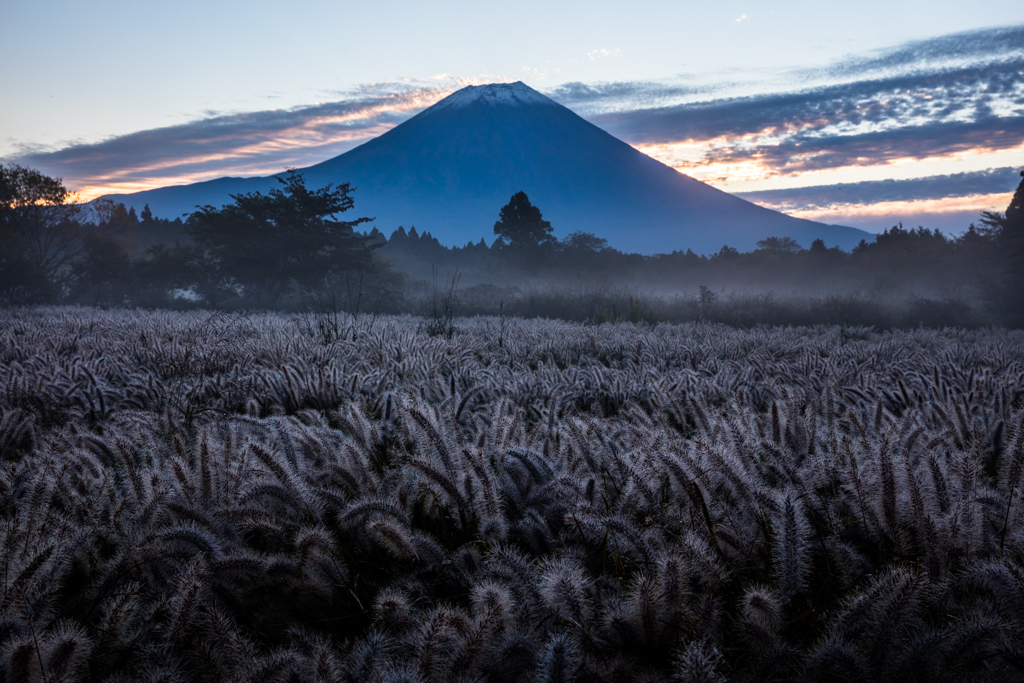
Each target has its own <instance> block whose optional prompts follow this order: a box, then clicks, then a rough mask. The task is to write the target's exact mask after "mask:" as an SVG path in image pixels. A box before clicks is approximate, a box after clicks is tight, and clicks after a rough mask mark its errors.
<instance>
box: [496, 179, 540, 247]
mask: <svg viewBox="0 0 1024 683" xmlns="http://www.w3.org/2000/svg"><path fill="white" fill-rule="evenodd" d="M552 233H553V229H552V227H551V223H550V222H548V221H546V220H544V217H543V216H542V215H541V212H540V209H538V208H537V207H536V206H534V205H533V204H531V203H530V198H529V197H527V196H526V193H525V192H522V191H520V192H516V193H515V194H514V195H512V198H511V199H510V200H509V202H508V204H506V205H505V206H503V207H501V212H500V213H499V217H498V220H497V222H496V223H495V224H494V234H495V235H497V236H498V237H500V238H502V239H503V240H504V241H505V242H507V243H508V245H509V246H511V247H519V248H528V249H529V248H537V247H548V246H553V245H554V244H555V238H554V235H553V234H552Z"/></svg>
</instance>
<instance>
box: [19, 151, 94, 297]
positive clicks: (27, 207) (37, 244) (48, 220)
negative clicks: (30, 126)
mask: <svg viewBox="0 0 1024 683" xmlns="http://www.w3.org/2000/svg"><path fill="white" fill-rule="evenodd" d="M70 199H71V193H70V192H68V190H67V188H66V187H64V183H63V182H62V181H61V179H60V178H51V177H49V176H47V175H44V174H43V173H40V172H39V171H36V170H34V169H30V168H24V167H22V166H17V165H10V166H3V165H0V244H2V245H3V247H4V248H3V252H4V257H3V260H2V262H0V267H2V268H4V269H5V271H4V272H5V273H6V274H5V275H0V279H6V278H9V276H10V274H11V273H12V272H17V273H21V275H22V276H23V277H25V278H27V281H31V282H35V283H38V284H39V285H40V286H44V287H45V288H46V289H47V290H48V291H47V292H45V293H44V292H37V294H38V295H39V296H50V297H52V296H55V295H56V294H57V293H59V290H60V287H61V285H62V284H63V283H64V281H65V280H66V278H67V276H68V275H69V274H70V266H71V264H72V262H73V261H74V259H75V258H76V257H77V256H78V255H79V253H80V252H81V249H82V243H81V239H80V231H81V226H80V225H79V223H78V220H77V219H78V214H79V206H78V205H77V204H73V203H71V202H70V201H69V200H70Z"/></svg>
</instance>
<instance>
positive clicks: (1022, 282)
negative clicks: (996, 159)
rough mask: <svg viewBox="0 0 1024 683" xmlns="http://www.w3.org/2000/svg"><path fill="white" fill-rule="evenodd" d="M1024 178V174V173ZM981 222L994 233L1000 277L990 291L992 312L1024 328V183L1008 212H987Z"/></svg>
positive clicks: (988, 300)
mask: <svg viewBox="0 0 1024 683" xmlns="http://www.w3.org/2000/svg"><path fill="white" fill-rule="evenodd" d="M1020 175H1021V178H1024V171H1021V174H1020ZM981 222H982V223H983V224H985V225H986V226H987V227H988V228H989V230H990V231H991V233H992V238H993V242H994V246H995V247H996V249H995V257H994V260H997V263H996V264H995V265H996V266H997V267H996V272H997V275H996V276H995V278H994V282H991V283H990V284H989V286H988V288H987V291H986V300H987V304H988V307H989V309H990V310H991V312H992V313H993V315H994V316H995V317H996V319H997V320H999V322H1002V323H1003V324H1006V325H1009V326H1012V327H1022V326H1024V180H1021V182H1020V184H1019V185H1018V186H1017V191H1016V192H1014V194H1013V197H1012V198H1011V199H1010V204H1009V206H1007V207H1006V213H1002V214H1000V213H998V212H988V211H986V212H984V213H983V214H982V219H981Z"/></svg>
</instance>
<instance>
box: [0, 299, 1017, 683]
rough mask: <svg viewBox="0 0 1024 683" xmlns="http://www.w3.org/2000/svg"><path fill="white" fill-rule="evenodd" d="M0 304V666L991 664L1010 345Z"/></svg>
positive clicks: (998, 663)
mask: <svg viewBox="0 0 1024 683" xmlns="http://www.w3.org/2000/svg"><path fill="white" fill-rule="evenodd" d="M457 327H458V331H457V332H456V333H455V335H454V336H453V337H452V338H451V339H450V340H449V339H446V338H444V337H430V336H428V335H426V334H425V333H424V332H423V330H424V329H425V324H424V322H423V321H421V320H418V319H415V318H384V319H377V320H374V321H372V322H370V321H365V322H363V323H361V324H360V325H357V326H356V327H355V329H352V330H349V333H347V334H346V336H345V340H344V341H335V342H333V343H331V344H326V345H325V344H323V343H322V342H321V341H320V340H319V339H318V338H316V337H315V336H309V335H307V334H306V333H304V332H303V330H306V329H309V326H308V325H304V324H303V321H301V320H299V319H297V318H294V317H288V316H282V315H247V316H236V315H226V314H216V315H212V314H209V313H201V312H193V313H144V312H130V311H91V310H83V309H36V310H18V311H4V312H0V516H2V526H0V544H2V548H3V552H2V557H3V568H2V580H3V596H2V600H0V655H2V658H0V662H2V669H0V680H11V681H15V680H47V681H58V680H96V681H102V680H112V681H128V680H146V681H149V680H166V681H177V680H181V681H192V680H210V681H221V680H223V681H229V680H239V681H241V680H267V681H269V680H302V681H305V680H315V681H376V680H380V681H389V682H396V683H397V682H398V681H424V682H426V681H569V680H578V681H600V680H607V681H647V682H655V681H670V680H676V681H724V680H728V681H769V680H808V681H819V680H849V681H857V682H858V683H862V682H864V681H873V680H906V681H917V680H920V681H947V680H951V681H961V680H985V681H1001V680H1005V681H1017V680H1021V678H1022V677H1024V647H1022V645H1021V642H1020V637H1019V636H1020V633H1021V632H1022V631H1024V527H1022V523H1024V503H1022V499H1024V482H1022V481H1021V480H1022V479H1024V406H1022V403H1024V334H1022V333H1019V332H1004V331H971V332H965V331H956V330H945V331H935V330H925V329H922V330H916V331H912V332H892V333H885V334H876V333H873V332H871V331H870V330H866V329H852V330H851V329H849V328H843V329H840V328H828V327H819V328H794V329H753V330H735V329H730V328H727V327H721V326H714V325H707V324H689V325H659V326H657V327H654V328H651V327H636V326H633V325H631V324H618V325H602V326H588V325H582V324H574V323H563V322H553V321H522V320H516V319H509V320H501V319H497V318H480V319H471V320H460V321H457Z"/></svg>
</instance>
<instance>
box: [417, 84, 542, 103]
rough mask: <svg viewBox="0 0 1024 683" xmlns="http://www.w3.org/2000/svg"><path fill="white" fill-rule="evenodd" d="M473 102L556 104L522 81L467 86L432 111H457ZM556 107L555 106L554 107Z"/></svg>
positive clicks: (442, 101)
mask: <svg viewBox="0 0 1024 683" xmlns="http://www.w3.org/2000/svg"><path fill="white" fill-rule="evenodd" d="M475 102H480V103H482V104H487V105H490V106H492V107H493V106H513V107H515V106H529V105H537V104H547V105H556V103H555V102H554V101H553V100H551V99H549V98H547V97H545V96H544V95H541V94H540V93H539V92H537V91H536V90H534V89H533V88H531V87H530V86H528V85H526V84H525V83H523V82H522V81H516V82H515V83H488V84H487V85H469V86H466V87H465V88H462V89H461V90H458V91H456V92H454V93H452V94H451V95H449V96H448V97H446V98H444V99H443V100H441V101H440V102H438V103H437V104H435V105H434V106H433V107H432V109H434V110H438V109H449V108H451V109H457V108H461V107H465V106H468V105H470V104H473V103H475ZM556 106H557V105H556Z"/></svg>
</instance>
